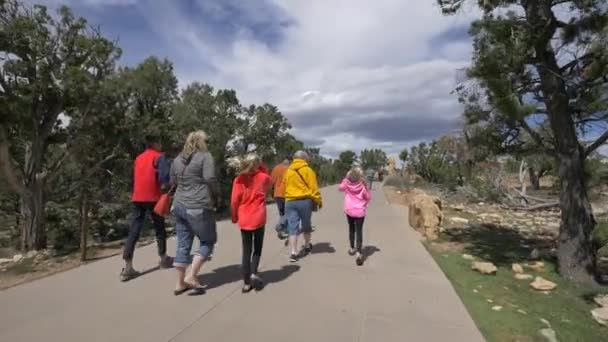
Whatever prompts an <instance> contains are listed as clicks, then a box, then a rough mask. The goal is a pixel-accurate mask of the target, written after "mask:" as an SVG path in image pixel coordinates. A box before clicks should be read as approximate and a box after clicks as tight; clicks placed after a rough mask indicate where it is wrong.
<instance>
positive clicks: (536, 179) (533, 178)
mask: <svg viewBox="0 0 608 342" xmlns="http://www.w3.org/2000/svg"><path fill="white" fill-rule="evenodd" d="M528 175H529V176H530V184H531V185H532V189H534V190H536V191H538V190H540V172H538V173H537V172H536V171H534V168H533V167H530V168H528Z"/></svg>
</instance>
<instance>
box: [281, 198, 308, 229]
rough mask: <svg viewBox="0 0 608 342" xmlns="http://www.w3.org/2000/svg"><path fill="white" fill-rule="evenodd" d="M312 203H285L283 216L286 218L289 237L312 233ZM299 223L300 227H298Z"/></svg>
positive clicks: (306, 201)
mask: <svg viewBox="0 0 608 342" xmlns="http://www.w3.org/2000/svg"><path fill="white" fill-rule="evenodd" d="M312 208H313V202H312V200H311V199H303V200H295V201H287V202H286V203H285V216H287V231H288V232H289V235H290V236H293V235H298V234H300V233H310V232H311V231H312V224H311V217H312ZM300 223H301V226H300Z"/></svg>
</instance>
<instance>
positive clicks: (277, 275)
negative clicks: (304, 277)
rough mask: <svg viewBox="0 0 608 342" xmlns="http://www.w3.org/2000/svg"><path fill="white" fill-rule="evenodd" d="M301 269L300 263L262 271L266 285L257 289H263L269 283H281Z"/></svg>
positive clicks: (261, 274)
mask: <svg viewBox="0 0 608 342" xmlns="http://www.w3.org/2000/svg"><path fill="white" fill-rule="evenodd" d="M299 270H300V266H298V265H287V266H282V267H281V268H279V269H275V270H267V271H262V272H260V277H261V278H262V279H263V280H264V283H265V285H264V286H263V287H261V288H258V289H257V290H258V291H261V290H263V289H264V288H265V287H266V286H268V285H271V284H274V283H280V282H282V281H284V280H285V279H287V278H289V277H290V276H291V275H293V274H294V273H296V272H297V271H299Z"/></svg>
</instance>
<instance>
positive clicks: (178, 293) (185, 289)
mask: <svg viewBox="0 0 608 342" xmlns="http://www.w3.org/2000/svg"><path fill="white" fill-rule="evenodd" d="M191 289H192V288H191V287H184V288H183V289H180V290H173V295H174V296H179V295H183V294H184V293H186V292H188V291H189V290H191Z"/></svg>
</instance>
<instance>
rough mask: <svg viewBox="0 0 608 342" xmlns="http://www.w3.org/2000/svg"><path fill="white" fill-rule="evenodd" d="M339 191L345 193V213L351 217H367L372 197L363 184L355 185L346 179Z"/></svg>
mask: <svg viewBox="0 0 608 342" xmlns="http://www.w3.org/2000/svg"><path fill="white" fill-rule="evenodd" d="M338 190H340V191H342V192H344V193H345V194H346V195H345V196H344V212H345V213H346V215H348V216H350V217H365V214H366V212H367V205H368V204H369V202H370V201H371V199H372V195H371V193H370V192H369V190H368V189H367V187H366V186H365V184H363V182H357V183H353V182H351V181H350V180H349V179H348V178H344V180H342V183H340V186H338Z"/></svg>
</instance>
